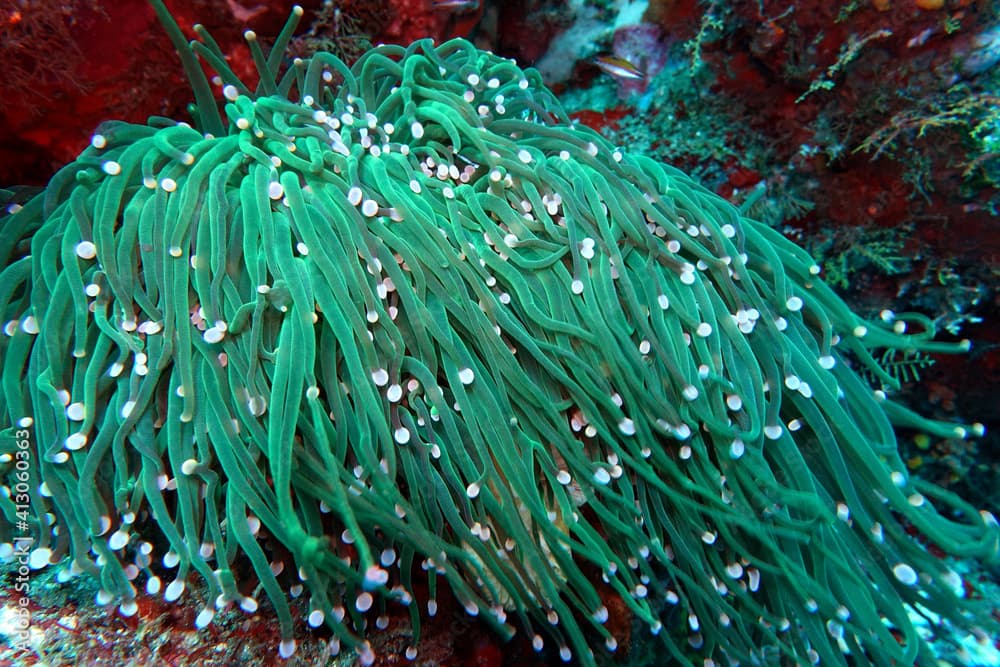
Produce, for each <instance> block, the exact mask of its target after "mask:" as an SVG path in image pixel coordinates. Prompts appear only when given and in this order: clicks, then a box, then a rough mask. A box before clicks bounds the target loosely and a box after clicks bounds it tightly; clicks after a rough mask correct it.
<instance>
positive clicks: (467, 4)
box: [431, 0, 479, 12]
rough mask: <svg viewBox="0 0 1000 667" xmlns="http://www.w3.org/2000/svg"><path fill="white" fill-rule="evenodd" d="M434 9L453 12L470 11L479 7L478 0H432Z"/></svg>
mask: <svg viewBox="0 0 1000 667" xmlns="http://www.w3.org/2000/svg"><path fill="white" fill-rule="evenodd" d="M431 8H432V9H446V10H448V11H452V12H470V11H474V10H476V9H479V2H478V0H432V2H431Z"/></svg>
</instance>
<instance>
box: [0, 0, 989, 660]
mask: <svg viewBox="0 0 1000 667" xmlns="http://www.w3.org/2000/svg"><path fill="white" fill-rule="evenodd" d="M153 5H154V7H155V8H156V11H157V13H158V15H159V17H160V19H161V21H162V22H163V23H164V25H165V26H166V28H167V32H168V34H169V36H170V38H171V40H172V41H173V43H174V45H175V46H176V48H177V49H178V51H179V53H180V54H181V58H182V61H183V63H184V67H185V70H186V71H187V74H188V77H189V78H190V80H191V82H192V87H193V90H194V95H195V104H194V105H193V106H192V107H191V111H192V116H193V122H192V123H186V122H178V121H174V120H169V119H164V118H153V119H151V120H150V121H149V123H148V124H146V125H134V124H126V123H116V122H109V123H106V124H104V125H102V126H101V127H100V128H98V131H97V133H96V134H95V135H94V136H93V140H92V142H91V145H90V147H88V148H87V149H86V150H85V151H84V152H83V153H82V154H81V155H80V156H79V157H78V158H77V159H76V160H75V161H74V162H72V163H71V164H69V165H67V166H66V167H65V168H63V169H62V170H61V171H59V172H58V174H57V175H56V176H55V177H54V178H53V179H52V181H51V182H50V183H49V185H48V186H47V187H46V188H45V189H44V191H43V192H42V193H41V194H39V195H37V196H36V197H34V198H32V199H30V200H28V201H24V202H21V203H18V204H13V203H11V204H10V205H8V206H7V207H6V210H5V212H4V215H3V218H2V219H0V261H2V273H0V324H2V327H3V331H2V333H0V356H2V369H0V370H2V373H0V381H2V388H3V391H2V396H0V431H2V438H0V476H2V479H3V483H4V491H5V492H4V493H3V494H0V511H2V514H3V516H4V519H5V520H4V521H3V522H2V523H0V541H2V542H9V541H10V540H11V539H12V534H13V533H12V526H13V524H14V521H15V518H16V517H19V516H24V517H27V519H28V523H29V524H30V526H31V532H32V535H33V536H34V538H35V545H34V548H33V551H32V555H31V561H32V565H33V566H35V567H38V568H41V567H51V568H56V569H57V571H58V576H59V579H60V580H68V579H70V578H72V577H74V576H77V575H86V576H90V577H94V578H96V580H98V581H99V582H100V593H99V595H98V601H99V602H100V603H102V604H108V605H116V606H117V609H118V610H119V612H120V613H121V614H125V615H129V614H134V613H135V612H136V610H137V604H136V598H137V596H140V595H143V594H164V595H165V596H166V598H167V599H168V600H176V599H178V598H180V597H181V596H182V595H187V596H195V597H196V599H197V600H198V601H199V602H198V604H199V605H200V606H201V607H202V609H203V610H202V612H201V613H200V614H199V615H198V617H197V620H196V624H197V625H198V626H199V627H204V626H205V625H207V624H209V623H211V622H212V620H213V616H214V615H215V613H216V611H217V610H218V609H222V608H226V607H227V606H229V605H240V606H242V607H243V608H244V609H247V610H250V611H252V610H255V609H257V605H258V603H257V596H260V595H264V596H266V598H267V599H268V600H269V602H270V605H271V606H272V607H273V609H274V613H275V615H276V618H277V622H278V623H279V624H280V629H281V639H282V641H281V645H280V649H279V650H280V653H281V655H282V656H286V657H287V656H289V655H290V654H291V653H292V652H293V651H294V650H295V636H296V633H297V632H301V630H300V629H298V630H297V629H296V628H295V626H294V623H293V620H292V619H293V615H292V613H291V610H290V601H289V596H290V593H289V591H290V590H291V589H292V588H293V587H295V586H298V587H301V588H304V591H305V593H304V596H305V599H306V600H307V603H306V604H307V605H308V609H309V612H310V613H309V615H308V621H309V623H310V624H312V625H314V626H319V625H323V624H325V625H326V626H328V628H329V630H328V632H330V633H332V641H331V643H330V645H331V647H332V648H333V649H334V650H335V651H336V650H349V651H354V652H356V653H357V655H358V656H359V657H360V660H361V662H362V664H370V663H371V662H373V661H374V660H375V659H376V655H375V648H374V647H373V642H371V641H370V639H371V633H372V632H374V631H376V629H377V628H378V627H382V626H384V620H383V619H384V618H385V615H386V614H389V613H393V609H400V610H403V612H402V613H403V615H404V616H406V615H409V618H410V622H411V625H412V642H411V645H410V647H409V648H408V649H407V650H406V657H407V658H410V659H414V658H416V657H417V655H418V654H419V648H420V626H421V617H422V616H424V615H433V614H434V613H435V612H436V609H437V595H438V592H439V591H440V590H441V587H442V586H446V587H447V590H448V591H449V593H448V594H449V595H450V596H453V597H454V598H455V599H457V600H458V602H459V603H460V604H461V605H462V606H464V607H465V609H466V611H467V612H468V614H470V615H473V616H478V617H479V618H481V619H482V620H483V621H484V622H486V623H488V624H490V625H491V626H493V627H494V628H495V630H496V632H498V633H499V634H500V635H502V636H504V637H507V636H511V635H513V634H514V633H515V632H521V633H527V636H528V637H530V638H532V640H531V641H532V643H533V644H534V646H535V648H536V649H537V650H539V651H548V652H550V654H551V655H552V656H553V657H554V656H559V657H561V658H562V659H563V660H566V661H571V660H573V661H577V662H579V663H581V664H591V663H593V662H594V661H595V660H596V658H597V653H598V652H604V651H615V650H616V648H617V647H618V644H619V642H620V641H621V639H622V638H621V637H616V636H615V635H614V634H613V633H612V632H611V631H610V630H609V629H608V628H609V627H610V624H608V623H607V621H608V618H609V609H608V604H607V602H608V600H610V599H612V598H614V599H615V600H620V601H622V602H623V603H624V606H625V608H627V610H628V612H627V613H628V614H629V615H630V616H631V617H632V618H633V619H634V621H635V622H636V623H637V624H638V625H639V627H644V628H646V629H648V631H650V632H652V633H653V634H656V635H659V637H658V638H657V639H656V641H659V642H661V643H662V645H663V647H664V651H665V652H666V653H665V655H669V656H670V660H672V661H675V662H676V663H677V664H694V663H697V664H699V665H701V664H717V665H726V664H736V663H737V662H739V663H741V664H763V663H768V662H774V661H776V660H777V661H782V660H783V661H786V664H787V662H792V663H796V664H811V663H816V662H819V663H821V664H828V665H844V664H848V663H849V662H851V661H860V662H864V663H869V662H870V663H871V664H878V665H911V664H914V661H915V660H917V659H918V658H919V659H920V660H921V661H922V662H924V660H925V659H926V660H927V661H926V662H924V664H933V660H930V659H929V657H930V654H929V649H928V647H927V645H926V643H925V640H924V639H923V638H922V637H921V635H920V634H919V633H918V631H917V629H916V628H915V626H914V623H913V622H912V620H911V618H912V617H913V616H914V614H917V615H919V614H923V615H930V614H935V615H939V616H940V618H941V619H943V621H944V622H945V623H948V624H952V625H954V626H956V627H958V628H972V627H974V626H976V625H977V624H984V623H989V622H990V621H989V620H988V616H987V613H986V611H985V610H984V609H982V608H980V607H977V606H976V605H977V604H979V603H976V602H975V601H972V600H969V599H966V598H964V597H963V594H962V586H961V583H962V582H961V579H960V577H959V575H958V574H956V573H955V572H954V571H952V570H951V569H949V567H948V565H947V562H946V561H944V560H941V559H939V558H938V557H937V556H934V555H931V554H930V553H929V552H928V550H927V547H926V546H925V544H927V543H928V542H929V543H933V544H934V545H936V546H937V547H938V548H940V549H941V550H943V551H944V552H947V553H949V554H954V555H958V556H962V557H969V558H982V559H990V558H995V557H996V554H997V543H998V534H1000V533H998V527H997V522H996V521H995V519H994V518H993V517H992V516H991V515H989V514H988V513H985V512H982V513H981V512H979V511H977V510H976V509H975V508H973V507H970V506H969V505H967V504H966V503H964V502H963V501H962V500H961V499H959V498H958V497H956V496H954V495H953V494H951V493H949V492H946V491H944V490H942V489H939V488H936V487H934V486H932V485H930V484H927V483H925V482H923V481H921V480H920V479H917V478H915V477H912V476H911V475H909V474H908V472H907V470H906V467H905V466H904V464H903V462H902V461H901V460H900V457H899V455H898V454H897V445H896V438H895V434H894V431H893V425H894V424H896V425H898V424H905V425H909V426H917V427H919V428H920V429H922V430H924V431H925V432H929V433H935V434H938V435H942V436H948V437H964V436H965V435H966V434H969V435H972V434H974V433H975V431H976V429H977V427H969V428H968V429H965V428H962V427H959V426H955V425H952V424H943V423H938V422H933V421H930V420H927V419H923V418H921V417H919V416H917V415H915V414H914V413H912V412H910V411H908V410H907V409H905V408H903V407H901V406H900V405H898V404H896V403H894V402H893V401H892V399H891V397H889V396H887V393H886V392H887V391H891V387H892V385H893V378H892V377H890V376H889V375H888V374H886V373H885V372H883V371H882V370H881V369H880V368H879V366H878V363H877V362H876V359H875V357H874V356H873V351H878V350H883V349H890V348H894V349H901V350H916V349H919V350H926V351H932V352H941V351H948V350H953V351H958V350H960V349H962V348H965V347H967V345H963V344H955V345H946V344H943V343H939V342H934V341H933V340H932V338H933V336H934V327H933V323H932V322H930V321H929V320H928V319H927V318H926V317H923V316H920V315H893V314H891V313H886V314H885V317H884V318H883V319H882V320H878V321H875V322H869V321H866V320H864V319H862V318H861V317H859V316H858V315H856V314H855V313H853V312H852V311H851V310H850V309H849V308H848V307H847V306H846V305H845V304H844V302H843V301H841V299H840V298H838V297H837V296H836V295H835V294H834V293H833V292H832V291H831V289H830V288H829V287H828V286H827V285H826V284H824V282H823V280H822V278H821V271H820V267H819V266H817V265H816V264H815V262H814V261H813V260H812V259H811V258H810V257H809V256H808V254H807V253H806V252H805V251H803V250H802V249H800V248H799V247H797V246H796V245H794V244H793V243H792V242H790V241H788V240H786V239H785V238H783V237H782V236H781V235H780V234H778V233H777V232H775V231H774V230H772V229H770V228H768V227H766V226H764V225H762V224H760V223H758V222H755V221H754V220H751V219H748V218H746V217H744V216H743V215H741V213H740V212H739V210H737V209H736V208H734V207H733V206H732V205H730V204H729V203H727V202H726V201H725V200H723V199H721V198H720V197H718V196H716V195H714V194H712V193H711V192H709V191H708V190H706V189H704V188H702V187H700V186H699V185H697V184H696V183H695V182H693V181H692V180H691V179H690V178H688V177H687V176H685V175H684V174H683V173H681V172H679V171H677V170H676V169H673V168H671V167H669V166H666V165H663V164H660V163H657V162H655V161H652V160H650V159H647V158H644V157H641V156H638V155H633V154H630V152H629V151H628V149H627V147H615V146H613V145H610V144H609V143H608V142H607V141H606V140H605V139H604V138H602V137H601V136H600V135H599V134H598V133H596V132H594V131H592V130H590V129H587V128H585V127H580V126H577V125H574V124H573V123H572V122H570V121H569V119H568V118H567V117H566V115H565V113H564V112H563V111H562V109H561V107H560V105H559V103H558V101H557V100H556V99H555V98H554V96H553V95H552V93H550V92H549V91H548V90H547V89H546V88H545V87H544V86H543V85H542V83H541V81H540V79H539V76H538V74H537V72H535V71H534V70H531V69H527V70H522V69H520V68H519V67H518V66H517V65H516V64H515V63H513V62H511V61H509V60H507V59H504V58H500V57H497V56H495V55H492V54H490V53H486V52H483V51H480V50H477V49H476V48H475V47H473V45H471V44H470V43H468V42H466V41H462V40H455V41H451V42H448V43H445V44H441V45H434V44H432V43H431V42H429V41H421V42H417V43H414V44H411V45H410V46H407V47H399V46H380V47H377V48H374V49H373V50H371V51H369V52H368V53H366V54H364V55H363V56H362V57H361V58H360V59H359V60H358V61H357V62H356V63H355V64H354V65H353V66H352V67H347V66H346V65H345V64H344V63H343V62H341V61H340V60H338V59H337V58H335V57H333V56H331V55H329V54H324V53H317V54H315V55H314V56H313V57H311V58H309V59H296V60H294V61H291V62H288V61H286V59H285V58H284V57H283V52H284V49H285V46H286V44H287V43H288V41H289V39H290V37H291V36H292V34H293V32H294V30H295V27H296V23H297V21H298V19H299V17H300V16H301V14H302V10H301V9H298V8H296V9H295V11H294V12H293V14H292V17H291V19H290V20H289V22H288V24H287V25H286V27H285V29H284V30H283V31H282V32H281V34H280V35H279V36H278V38H277V39H276V41H275V44H274V47H273V48H272V49H271V50H270V51H269V52H268V53H265V52H264V49H263V48H262V47H261V46H260V45H259V44H258V42H257V40H256V38H255V36H254V35H253V34H252V33H248V35H247V37H248V42H249V46H250V49H251V53H252V54H253V58H254V61H255V63H256V67H257V70H258V71H259V74H260V82H259V85H257V86H256V88H255V89H251V88H249V87H248V86H247V85H246V84H245V83H243V82H241V81H240V80H239V79H238V78H237V77H236V75H235V74H234V73H233V72H232V70H231V69H230V68H229V66H228V65H227V64H226V59H225V56H224V55H223V53H222V51H221V50H220V48H219V47H218V46H217V45H216V43H215V42H214V41H213V40H212V39H211V37H210V36H209V35H208V34H206V33H205V31H204V30H202V29H201V28H199V27H196V28H195V30H196V31H197V33H198V35H199V38H200V39H199V40H198V41H195V42H191V43H188V41H187V40H186V38H185V37H184V36H183V33H182V32H181V30H180V29H179V28H178V26H177V25H176V24H175V23H174V21H173V19H172V18H171V17H170V15H169V13H168V11H167V9H166V7H165V6H164V5H163V4H162V2H161V1H160V0H153ZM199 58H200V59H201V61H203V62H204V63H205V64H206V65H207V66H208V67H209V68H211V69H212V70H214V74H213V78H209V76H208V75H206V74H205V73H204V71H203V70H202V69H201V64H200V63H199ZM9 194H10V193H8V196H9ZM862 371H864V372H862ZM873 377H874V378H876V380H877V381H878V382H879V386H872V384H871V378H873ZM29 436H30V437H29ZM25 442H27V443H30V449H28V450H25V449H24V446H22V444H20V443H25ZM25 452H26V453H25ZM25 458H30V460H31V464H30V465H26V464H22V463H21V461H22V460H23V459H25ZM913 534H917V535H918V536H919V537H920V538H921V539H915V538H914V537H913ZM164 577H167V578H169V582H168V583H166V585H165V586H164V585H162V584H161V579H163V578H164ZM161 586H162V588H161ZM140 588H143V589H145V591H146V593H141V592H140V591H139V589H140ZM185 590H187V592H186V593H185ZM616 606H617V607H619V608H621V607H622V605H621V603H617V605H616Z"/></svg>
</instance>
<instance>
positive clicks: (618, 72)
mask: <svg viewBox="0 0 1000 667" xmlns="http://www.w3.org/2000/svg"><path fill="white" fill-rule="evenodd" d="M594 64H595V65H597V66H598V67H600V68H601V69H602V70H604V71H605V72H607V73H608V74H610V75H611V76H613V77H615V78H616V79H645V78H646V74H645V73H644V72H643V71H642V70H641V69H639V68H638V67H636V66H635V65H633V64H632V63H631V62H629V61H628V60H625V59H624V58H619V57H618V56H611V55H603V56H597V57H596V58H594Z"/></svg>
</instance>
